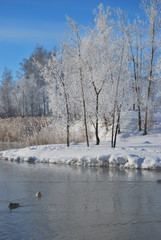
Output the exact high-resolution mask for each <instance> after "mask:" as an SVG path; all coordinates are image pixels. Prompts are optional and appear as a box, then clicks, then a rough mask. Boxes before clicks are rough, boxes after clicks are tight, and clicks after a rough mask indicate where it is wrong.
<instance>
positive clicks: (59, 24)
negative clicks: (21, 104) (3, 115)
mask: <svg viewBox="0 0 161 240" xmlns="http://www.w3.org/2000/svg"><path fill="white" fill-rule="evenodd" d="M100 3H103V4H104V6H105V7H106V6H110V7H114V8H117V7H120V8H121V9H123V10H125V11H127V12H128V14H129V16H130V17H131V18H133V17H134V16H135V15H136V14H140V13H142V11H141V10H140V8H139V5H140V0H102V1H101V0H100V1H99V0H0V77H1V76H2V73H3V70H4V67H8V68H9V69H11V70H12V72H13V74H14V76H16V71H18V70H19V63H20V62H21V61H22V59H23V58H28V57H29V56H30V54H31V53H32V52H33V50H34V48H35V46H36V44H39V45H42V46H43V47H44V48H46V49H48V50H52V49H53V47H54V46H59V42H60V40H63V38H64V32H65V31H66V30H67V25H66V18H65V16H66V15H68V16H69V17H71V18H74V19H75V20H76V21H77V22H78V23H79V24H81V25H84V26H87V25H89V24H93V20H94V15H93V10H94V9H95V8H97V6H98V5H99V4H100Z"/></svg>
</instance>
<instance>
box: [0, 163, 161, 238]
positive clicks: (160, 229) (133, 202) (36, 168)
mask: <svg viewBox="0 0 161 240" xmlns="http://www.w3.org/2000/svg"><path fill="white" fill-rule="evenodd" d="M157 179H161V172H157V171H147V170H144V171H143V170H118V169H108V168H82V167H70V166H63V165H52V164H29V163H15V162H7V161H1V162H0V239H1V240H3V239H4V240H23V239H26V240H28V239H35V240H39V239H41V240H44V239H46V240H48V239H49V240H50V239H51V240H53V239H54V240H107V239H108V240H118V239H119V240H129V239H130V240H132V239H137V240H138V239H139V240H142V239H145V240H153V239H155V240H160V239H161V184H158V183H157V182H156V180H157ZM37 191H41V193H42V197H41V198H37V197H36V196H35V194H36V192H37ZM10 202H18V203H20V205H21V206H20V207H19V208H16V209H13V210H10V209H9V208H8V205H9V203H10Z"/></svg>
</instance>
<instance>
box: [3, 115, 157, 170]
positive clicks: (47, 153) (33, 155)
mask: <svg viewBox="0 0 161 240" xmlns="http://www.w3.org/2000/svg"><path fill="white" fill-rule="evenodd" d="M121 126H122V129H121V132H122V133H121V134H120V135H119V137H118V141H117V147H116V148H115V149H112V148H111V146H110V138H109V137H110V134H107V137H108V139H106V141H103V142H102V143H101V144H100V145H99V146H96V145H95V143H90V147H87V146H86V143H72V144H71V146H70V147H69V148H68V147H67V146H66V145H65V144H55V145H41V146H31V147H26V148H23V149H10V150H6V151H3V152H0V159H2V160H10V161H18V162H24V161H26V162H43V163H57V164H70V165H77V166H108V167H119V168H134V169H135V168H142V169H161V112H156V114H155V125H154V126H153V127H152V128H151V130H150V132H149V134H148V135H146V136H143V135H142V133H138V132H137V131H136V129H137V112H135V111H131V112H129V113H128V114H127V115H126V116H124V118H123V120H122V124H121Z"/></svg>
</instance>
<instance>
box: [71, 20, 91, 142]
mask: <svg viewBox="0 0 161 240" xmlns="http://www.w3.org/2000/svg"><path fill="white" fill-rule="evenodd" d="M67 24H68V26H69V27H70V36H69V37H70V43H71V44H72V45H73V49H75V53H76V55H75V68H76V70H77V72H78V77H79V85H80V89H81V97H82V106H83V119H84V127H85V135H86V142H87V146H89V137H88V127H87V108H86V98H85V83H84V71H83V66H84V62H83V57H82V40H81V37H80V31H81V28H80V26H79V25H78V24H77V23H76V22H75V21H74V20H72V19H71V18H69V17H67Z"/></svg>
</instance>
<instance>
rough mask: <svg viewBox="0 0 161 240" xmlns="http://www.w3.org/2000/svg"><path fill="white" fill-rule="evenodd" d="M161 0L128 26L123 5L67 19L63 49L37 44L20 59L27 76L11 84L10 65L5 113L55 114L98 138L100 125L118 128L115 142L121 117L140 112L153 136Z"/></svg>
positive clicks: (159, 95)
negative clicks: (90, 19)
mask: <svg viewBox="0 0 161 240" xmlns="http://www.w3.org/2000/svg"><path fill="white" fill-rule="evenodd" d="M160 5H161V2H160V0H149V1H142V8H143V10H144V14H145V20H144V21H143V20H141V18H139V17H138V18H136V19H135V20H134V21H133V23H130V21H129V19H128V17H127V15H126V14H125V13H124V12H122V11H121V10H120V9H118V10H112V9H110V8H109V7H108V8H106V9H105V8H104V6H103V5H102V4H100V5H99V6H98V8H97V9H96V10H95V19H94V20H95V25H94V26H93V27H88V28H84V27H81V26H80V25H79V24H78V23H76V22H75V21H74V20H73V19H70V18H68V17H67V24H68V26H69V32H68V36H67V39H66V40H65V41H64V42H63V43H62V44H61V48H60V50H59V51H57V50H56V49H54V50H53V52H48V51H47V50H45V49H43V47H40V46H37V47H36V49H35V51H34V52H33V53H32V54H31V56H30V58H29V59H24V60H23V61H22V62H21V70H22V76H21V77H20V79H19V81H18V82H16V83H13V81H12V75H11V71H10V70H8V69H5V70H4V73H3V76H2V82H1V86H0V92H1V94H0V116H1V117H11V116H22V117H24V116H42V115H44V116H49V115H53V116H54V119H55V121H61V122H62V124H65V125H66V132H67V145H68V146H69V145H70V126H71V124H72V123H75V122H76V121H77V120H79V121H80V120H81V121H83V122H84V127H85V135H86V141H87V146H89V136H88V123H90V124H92V125H93V127H94V129H95V135H96V144H99V143H100V138H99V123H100V121H104V123H105V124H107V125H109V124H110V125H111V126H112V136H111V146H112V147H115V146H116V138H117V134H118V133H119V132H120V131H121V129H120V119H121V116H122V114H124V113H125V112H127V111H129V109H134V110H137V111H138V130H139V131H142V130H143V134H147V127H148V120H149V112H150V111H151V112H152V111H154V110H155V109H158V108H159V107H160V105H161V90H160V83H161V81H160V80H161V73H160V72H161V67H160V62H161V61H160V58H159V53H160V42H161V39H160V26H161V24H160V23H161V18H160Z"/></svg>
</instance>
